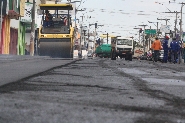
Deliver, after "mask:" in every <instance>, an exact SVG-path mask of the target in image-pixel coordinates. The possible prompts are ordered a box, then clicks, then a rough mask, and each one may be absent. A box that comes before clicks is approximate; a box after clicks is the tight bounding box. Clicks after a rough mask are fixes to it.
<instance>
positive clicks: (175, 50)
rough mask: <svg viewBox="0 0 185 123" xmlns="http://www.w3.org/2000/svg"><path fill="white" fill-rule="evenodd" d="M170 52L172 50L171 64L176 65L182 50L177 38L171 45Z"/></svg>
mask: <svg viewBox="0 0 185 123" xmlns="http://www.w3.org/2000/svg"><path fill="white" fill-rule="evenodd" d="M170 50H171V62H173V63H174V64H175V63H177V58H178V53H179V50H180V45H179V42H178V41H177V40H176V38H173V40H172V42H171V43H170Z"/></svg>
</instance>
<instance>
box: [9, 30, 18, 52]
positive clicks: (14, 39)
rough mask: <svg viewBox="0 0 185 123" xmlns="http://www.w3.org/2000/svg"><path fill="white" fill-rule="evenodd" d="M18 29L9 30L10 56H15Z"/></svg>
mask: <svg viewBox="0 0 185 123" xmlns="http://www.w3.org/2000/svg"><path fill="white" fill-rule="evenodd" d="M17 43H18V29H16V28H10V52H9V54H11V55H17Z"/></svg>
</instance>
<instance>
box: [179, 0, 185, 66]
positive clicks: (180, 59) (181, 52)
mask: <svg viewBox="0 0 185 123" xmlns="http://www.w3.org/2000/svg"><path fill="white" fill-rule="evenodd" d="M180 4H181V10H180V12H181V19H180V41H181V49H182V50H181V51H180V56H179V57H180V58H179V64H180V63H181V61H182V54H183V50H184V51H185V47H184V49H183V44H184V42H183V38H182V36H183V32H182V8H183V6H184V5H185V3H183V2H182V3H180ZM184 56H185V52H184ZM184 63H185V58H184Z"/></svg>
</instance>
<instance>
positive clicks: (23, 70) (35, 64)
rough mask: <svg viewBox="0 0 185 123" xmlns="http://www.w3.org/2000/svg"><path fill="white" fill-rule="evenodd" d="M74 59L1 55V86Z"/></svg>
mask: <svg viewBox="0 0 185 123" xmlns="http://www.w3.org/2000/svg"><path fill="white" fill-rule="evenodd" d="M73 61H75V60H73V59H59V58H57V59H52V58H50V57H45V56H44V57H43V56H18V55H0V70H1V72H0V78H1V80H0V86H2V85H4V84H8V83H11V82H16V81H19V80H21V79H23V78H27V77H29V76H32V75H35V74H38V73H40V72H43V71H47V70H49V69H51V68H54V67H58V66H62V65H65V64H68V63H71V62H73Z"/></svg>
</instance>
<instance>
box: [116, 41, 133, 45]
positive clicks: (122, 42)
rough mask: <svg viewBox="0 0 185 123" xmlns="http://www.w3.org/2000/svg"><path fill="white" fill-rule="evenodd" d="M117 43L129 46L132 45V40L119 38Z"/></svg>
mask: <svg viewBox="0 0 185 123" xmlns="http://www.w3.org/2000/svg"><path fill="white" fill-rule="evenodd" d="M117 45H128V46H132V40H128V39H118V40H117Z"/></svg>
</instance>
